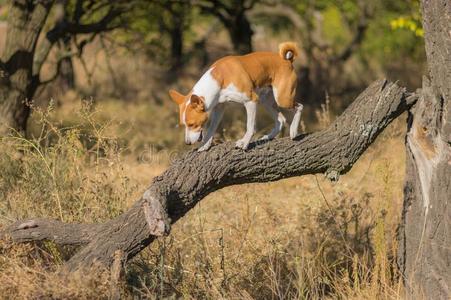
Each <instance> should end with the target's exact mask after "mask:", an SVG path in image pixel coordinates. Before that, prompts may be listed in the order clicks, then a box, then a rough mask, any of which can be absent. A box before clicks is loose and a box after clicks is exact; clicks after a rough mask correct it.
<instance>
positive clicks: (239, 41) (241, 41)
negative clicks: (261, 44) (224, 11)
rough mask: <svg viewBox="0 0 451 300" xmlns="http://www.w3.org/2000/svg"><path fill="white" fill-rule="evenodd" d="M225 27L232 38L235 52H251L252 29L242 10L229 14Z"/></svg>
mask: <svg viewBox="0 0 451 300" xmlns="http://www.w3.org/2000/svg"><path fill="white" fill-rule="evenodd" d="M224 25H226V29H227V31H228V32H229V36H230V39H231V40H232V44H233V50H234V51H235V52H236V53H237V54H247V53H250V52H252V35H253V34H254V32H253V31H252V28H251V24H250V23H249V20H248V19H247V17H246V14H245V13H244V11H241V12H239V13H237V14H236V15H233V16H231V19H230V20H229V22H228V24H224Z"/></svg>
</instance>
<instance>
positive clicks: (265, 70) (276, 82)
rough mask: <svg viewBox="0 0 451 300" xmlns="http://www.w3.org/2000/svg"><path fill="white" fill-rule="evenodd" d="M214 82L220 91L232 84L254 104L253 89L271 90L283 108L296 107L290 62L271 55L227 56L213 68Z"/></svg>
mask: <svg viewBox="0 0 451 300" xmlns="http://www.w3.org/2000/svg"><path fill="white" fill-rule="evenodd" d="M212 67H213V70H212V72H211V74H212V76H213V78H214V79H215V80H216V81H217V82H218V83H219V85H220V86H221V88H223V89H224V88H226V87H227V86H229V85H230V84H233V85H234V86H235V87H236V88H237V89H238V90H239V91H241V92H242V93H244V94H246V95H247V96H248V97H249V98H250V99H251V100H253V101H257V100H258V97H257V94H256V93H255V89H256V88H260V87H266V86H270V85H271V86H273V87H275V88H276V90H277V102H278V105H279V106H280V107H282V108H293V107H294V106H295V100H294V95H295V92H296V81H297V77H296V73H295V72H294V68H293V65H292V64H291V61H289V60H285V59H283V58H282V57H281V56H280V55H278V54H277V53H273V52H254V53H251V54H247V55H243V56H226V57H224V58H221V59H219V60H218V61H216V62H215V63H214V64H213V66H212Z"/></svg>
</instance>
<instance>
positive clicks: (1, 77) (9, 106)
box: [0, 0, 53, 136]
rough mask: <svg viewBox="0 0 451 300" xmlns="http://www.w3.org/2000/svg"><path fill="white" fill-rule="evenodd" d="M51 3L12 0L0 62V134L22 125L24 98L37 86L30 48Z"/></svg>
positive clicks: (25, 109) (25, 113)
mask: <svg viewBox="0 0 451 300" xmlns="http://www.w3.org/2000/svg"><path fill="white" fill-rule="evenodd" d="M52 5H53V1H37V2H36V3H30V1H25V0H22V1H19V0H16V1H12V5H11V8H10V10H9V13H8V29H7V33H6V35H7V38H6V44H5V49H4V52H3V55H2V57H1V64H0V136H2V135H5V134H6V133H7V132H8V131H9V128H14V129H18V130H20V131H24V130H25V128H26V123H27V120H28V115H29V114H30V107H29V105H27V102H28V101H30V100H31V97H32V96H33V94H34V92H35V91H36V88H37V84H36V81H35V80H33V73H32V66H33V57H34V52H35V48H36V43H37V41H38V37H39V34H40V33H41V29H42V27H43V26H44V23H45V20H46V19H47V15H48V14H49V11H50V8H51V7H52Z"/></svg>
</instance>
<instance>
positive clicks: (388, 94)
mask: <svg viewBox="0 0 451 300" xmlns="http://www.w3.org/2000/svg"><path fill="white" fill-rule="evenodd" d="M416 99H417V97H416V95H414V94H407V93H405V89H404V88H402V87H399V86H398V85H396V84H394V83H390V82H387V81H386V80H378V81H376V82H374V83H373V84H372V85H371V86H370V87H368V88H367V89H366V90H365V91H364V92H363V93H362V94H361V95H360V96H359V97H358V98H357V99H356V100H355V101H354V102H353V103H352V104H351V105H350V106H349V107H348V108H347V109H346V111H345V112H344V113H343V114H342V115H341V116H340V117H338V118H337V119H336V121H335V122H334V123H333V124H332V125H330V126H329V127H328V128H327V129H325V130H322V131H320V132H315V133H312V134H308V135H304V136H301V137H299V138H298V139H297V140H295V141H292V140H290V139H288V138H280V139H275V140H273V141H271V142H268V143H264V144H258V143H254V144H253V145H252V146H251V149H250V150H248V151H243V150H241V149H235V147H234V143H233V142H227V143H223V144H220V145H216V146H214V147H213V148H211V149H210V150H209V151H207V152H197V151H190V152H188V153H186V154H185V155H184V156H183V157H181V158H180V159H179V160H177V161H176V162H174V163H173V164H172V165H171V166H170V167H169V169H167V170H166V171H165V172H164V173H163V174H162V175H160V176H158V177H156V178H154V180H153V183H152V185H151V186H150V187H149V188H148V189H147V190H146V192H145V193H144V195H143V196H142V198H141V199H140V200H138V201H137V202H136V203H135V204H134V205H133V206H132V207H131V208H130V209H129V210H128V211H127V212H125V213H123V214H122V215H120V216H118V217H116V218H115V219H112V220H110V221H109V222H107V223H105V224H104V225H103V226H102V225H99V227H97V228H95V229H93V232H94V233H91V232H90V233H89V237H92V239H91V241H90V242H89V243H88V244H87V245H86V246H85V247H84V248H82V249H81V250H80V251H78V253H76V254H75V255H74V256H73V257H72V258H71V259H70V260H69V261H68V262H67V264H66V268H67V269H68V270H71V271H72V270H76V269H80V268H85V267H91V266H93V264H94V263H101V264H103V265H104V266H106V267H110V266H111V264H112V263H113V261H114V253H115V252H116V251H118V250H120V251H123V252H124V255H125V260H128V259H130V258H132V257H133V256H135V255H136V254H137V253H139V252H140V251H141V250H142V249H143V248H144V247H146V246H147V245H149V244H150V243H151V242H152V241H153V240H154V238H155V237H156V236H160V235H162V234H165V233H168V232H169V226H170V223H175V222H176V221H177V220H178V219H180V218H181V217H182V216H184V215H185V214H186V213H187V212H188V211H189V210H190V209H191V208H193V207H194V206H195V205H196V204H197V203H198V202H199V201H200V200H202V199H203V198H204V197H205V196H206V195H208V194H209V193H211V192H213V191H215V190H218V189H221V188H223V187H226V186H230V185H235V184H241V183H251V182H268V181H275V180H280V179H283V178H287V177H293V176H301V175H306V174H316V173H324V174H326V176H327V177H328V178H330V179H332V180H337V179H338V178H339V176H340V174H344V173H346V172H347V171H349V170H350V169H351V167H352V166H353V164H354V163H355V162H356V161H357V160H358V158H359V157H360V156H361V155H362V153H363V152H364V151H365V150H366V149H367V148H368V146H369V145H370V144H371V143H372V142H374V140H375V139H376V137H377V136H378V135H379V133H381V132H382V130H383V129H384V128H385V127H386V126H387V125H388V124H389V123H390V122H391V121H393V120H394V119H395V118H397V117H398V116H399V115H400V114H401V113H403V112H404V111H406V110H407V109H408V108H409V107H411V106H412V105H413V103H414V102H415V101H416ZM68 226H70V225H68ZM12 228H13V229H16V230H17V225H16V226H13V227H12ZM11 230H12V229H11V228H10V227H8V228H7V229H6V230H5V231H4V233H3V234H5V233H6V234H8V233H11ZM55 230H58V228H55ZM88 230H89V229H88ZM13 233H14V231H13ZM11 235H12V237H13V239H14V234H11ZM25 235H26V236H27V237H28V239H27V240H33V239H34V238H33V236H32V235H31V233H30V232H28V231H27V233H25ZM48 239H51V240H54V237H53V236H51V235H50V236H48ZM22 240H25V237H22ZM85 240H86V239H85ZM16 241H21V240H18V239H16Z"/></svg>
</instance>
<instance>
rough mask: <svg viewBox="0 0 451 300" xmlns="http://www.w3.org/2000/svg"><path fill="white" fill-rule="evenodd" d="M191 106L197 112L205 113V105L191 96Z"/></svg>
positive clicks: (198, 98)
mask: <svg viewBox="0 0 451 300" xmlns="http://www.w3.org/2000/svg"><path fill="white" fill-rule="evenodd" d="M190 103H191V106H192V107H193V108H194V109H195V110H197V111H205V104H204V101H203V100H202V98H201V97H199V96H197V95H191V101H190Z"/></svg>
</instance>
